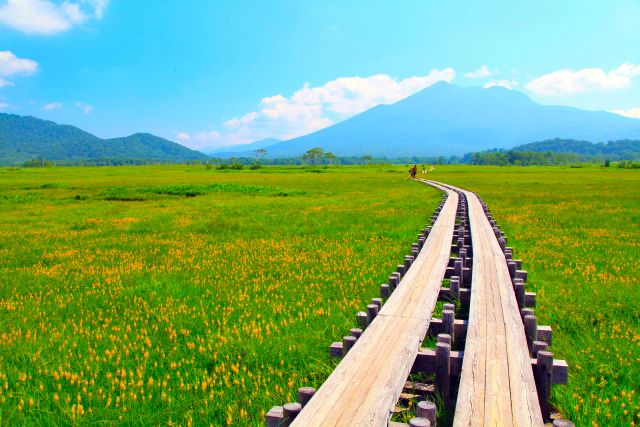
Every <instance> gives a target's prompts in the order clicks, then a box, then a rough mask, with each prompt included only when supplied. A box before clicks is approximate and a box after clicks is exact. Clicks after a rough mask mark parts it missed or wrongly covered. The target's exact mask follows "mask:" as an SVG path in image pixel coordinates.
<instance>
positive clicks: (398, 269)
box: [396, 264, 407, 276]
mask: <svg viewBox="0 0 640 427" xmlns="http://www.w3.org/2000/svg"><path fill="white" fill-rule="evenodd" d="M396 270H397V272H398V273H400V276H404V273H405V272H406V271H407V270H406V268H405V266H404V264H398V267H397V268H396Z"/></svg>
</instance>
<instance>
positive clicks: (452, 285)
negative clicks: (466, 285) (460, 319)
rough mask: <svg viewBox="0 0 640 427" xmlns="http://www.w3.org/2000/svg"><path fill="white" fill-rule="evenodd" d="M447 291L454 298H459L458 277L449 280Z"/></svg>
mask: <svg viewBox="0 0 640 427" xmlns="http://www.w3.org/2000/svg"><path fill="white" fill-rule="evenodd" d="M449 289H450V290H451V293H452V294H453V295H454V296H455V297H456V298H460V279H459V278H458V276H452V277H451V278H450V279H449Z"/></svg>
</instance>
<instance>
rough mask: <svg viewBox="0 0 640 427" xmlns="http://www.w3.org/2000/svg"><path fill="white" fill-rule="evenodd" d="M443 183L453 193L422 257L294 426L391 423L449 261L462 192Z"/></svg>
mask: <svg viewBox="0 0 640 427" xmlns="http://www.w3.org/2000/svg"><path fill="white" fill-rule="evenodd" d="M439 188H441V189H443V190H444V191H447V193H448V194H449V197H448V199H447V201H446V203H445V204H444V206H443V208H442V210H441V213H440V216H439V217H438V219H437V220H436V222H435V224H434V225H433V226H432V227H431V231H430V233H429V236H428V237H427V239H426V241H425V244H424V247H423V248H422V250H421V251H420V253H419V254H418V257H417V258H416V260H415V261H414V262H413V264H412V265H411V268H409V270H408V271H407V272H406V274H405V275H404V276H403V277H402V280H401V281H400V283H399V284H398V286H397V287H396V289H395V291H394V292H393V293H392V294H391V297H390V298H389V299H388V301H387V303H386V304H385V305H384V306H383V307H382V309H381V310H380V311H379V312H378V314H377V316H376V317H375V319H374V320H373V322H371V324H370V325H369V326H368V327H367V329H366V330H365V331H364V333H363V334H362V336H361V337H360V338H359V339H358V341H357V342H356V343H355V344H354V346H353V348H352V349H351V350H350V351H349V352H348V353H347V354H346V356H345V357H344V359H343V360H342V361H341V362H340V364H339V365H338V366H337V367H336V369H335V370H334V371H333V373H332V374H331V375H330V376H329V378H328V379H327V380H326V381H325V382H324V384H323V385H322V386H321V387H320V388H319V389H318V391H317V392H316V394H315V396H314V397H313V399H311V400H310V401H309V403H308V404H307V405H306V406H305V407H304V408H303V410H302V411H301V413H300V414H299V415H298V416H297V417H296V419H295V421H294V422H293V424H292V425H294V426H327V427H329V426H338V425H340V426H342V425H373V426H384V425H387V423H388V421H389V418H390V415H391V413H392V411H393V408H394V407H395V404H396V402H397V400H398V397H399V396H400V393H401V392H402V389H403V387H404V384H405V381H406V379H407V376H408V374H409V372H410V370H411V367H412V366H413V363H414V360H415V358H416V354H417V353H418V350H419V348H420V344H421V342H422V340H423V339H424V337H425V335H426V333H427V328H428V325H429V321H430V319H431V316H432V313H433V309H434V308H435V304H436V302H437V299H438V294H439V292H440V286H441V282H442V278H443V277H444V274H445V269H446V268H447V264H448V260H449V255H450V249H451V239H452V238H453V228H454V224H455V213H456V208H457V205H458V195H457V194H456V193H455V192H453V191H450V190H446V189H444V188H443V187H439Z"/></svg>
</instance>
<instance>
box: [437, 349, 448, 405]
mask: <svg viewBox="0 0 640 427" xmlns="http://www.w3.org/2000/svg"><path fill="white" fill-rule="evenodd" d="M450 374H451V346H450V345H449V344H445V343H443V342H439V343H436V390H437V391H438V392H439V393H440V394H441V395H442V400H443V401H444V403H445V405H447V406H448V405H449V404H450V402H451V377H450Z"/></svg>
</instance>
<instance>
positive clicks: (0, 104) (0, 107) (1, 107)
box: [0, 102, 9, 111]
mask: <svg viewBox="0 0 640 427" xmlns="http://www.w3.org/2000/svg"><path fill="white" fill-rule="evenodd" d="M8 108H9V104H5V103H4V102H0V111H4V110H6V109H8Z"/></svg>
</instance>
